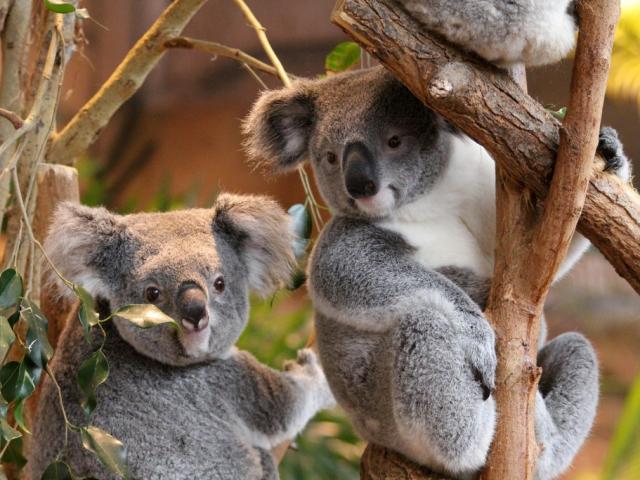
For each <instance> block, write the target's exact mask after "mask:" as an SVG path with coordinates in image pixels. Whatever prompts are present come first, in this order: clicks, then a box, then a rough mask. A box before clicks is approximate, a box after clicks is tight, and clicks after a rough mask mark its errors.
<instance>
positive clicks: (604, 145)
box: [598, 127, 629, 180]
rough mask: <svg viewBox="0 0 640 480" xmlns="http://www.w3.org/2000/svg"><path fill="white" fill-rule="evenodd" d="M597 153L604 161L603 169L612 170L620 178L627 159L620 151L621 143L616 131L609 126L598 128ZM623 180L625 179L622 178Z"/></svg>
mask: <svg viewBox="0 0 640 480" xmlns="http://www.w3.org/2000/svg"><path fill="white" fill-rule="evenodd" d="M598 153H600V155H602V157H603V158H604V161H605V166H604V171H605V172H613V173H615V174H616V175H618V176H620V177H621V178H622V177H623V176H624V175H621V173H623V172H624V170H626V169H625V167H626V166H627V164H628V162H629V160H628V159H627V157H626V156H625V155H624V153H623V151H622V143H621V142H620V139H619V138H618V132H616V131H615V129H613V128H611V127H604V128H603V129H602V130H600V138H599V140H598ZM623 180H627V179H626V178H623Z"/></svg>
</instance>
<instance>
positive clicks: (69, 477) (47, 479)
mask: <svg viewBox="0 0 640 480" xmlns="http://www.w3.org/2000/svg"><path fill="white" fill-rule="evenodd" d="M74 478H75V477H74V476H73V474H72V473H71V469H70V468H69V465H67V464H66V463H64V462H60V461H55V462H53V463H51V464H49V466H48V467H47V469H46V470H45V471H44V473H43V474H42V477H41V480H74Z"/></svg>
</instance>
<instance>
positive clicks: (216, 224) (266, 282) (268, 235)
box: [213, 193, 295, 296]
mask: <svg viewBox="0 0 640 480" xmlns="http://www.w3.org/2000/svg"><path fill="white" fill-rule="evenodd" d="M213 230H214V233H218V234H222V235H224V237H225V239H227V240H228V241H229V242H230V243H231V244H232V245H233V246H234V248H237V249H238V251H239V254H240V257H241V258H242V259H243V260H244V261H245V263H246V266H247V269H248V271H249V287H250V288H251V289H252V290H254V291H256V292H257V293H258V294H260V295H263V296H266V295H269V294H270V293H272V292H273V291H275V290H276V289H277V288H279V287H280V286H281V285H282V284H283V283H284V282H286V281H288V280H289V279H290V276H291V272H292V270H293V267H294V265H295V256H294V253H293V244H294V240H295V235H294V233H293V228H292V226H291V220H290V218H289V215H287V214H286V213H285V212H284V210H282V208H281V207H280V206H279V205H278V203H277V202H275V201H274V200H272V199H270V198H269V197H264V196H257V195H232V194H228V193H225V194H221V195H220V196H219V197H218V200H217V201H216V204H215V213H214V217H213Z"/></svg>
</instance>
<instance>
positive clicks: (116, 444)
mask: <svg viewBox="0 0 640 480" xmlns="http://www.w3.org/2000/svg"><path fill="white" fill-rule="evenodd" d="M81 435H82V446H83V447H84V448H86V449H87V450H89V451H90V452H93V454H94V455H95V456H96V457H98V459H99V460H100V461H101V462H102V464H103V465H104V466H105V467H107V468H108V469H109V470H111V471H112V472H113V473H115V474H116V475H119V476H121V477H125V478H126V476H127V474H126V472H127V451H126V448H125V447H124V445H122V442H121V441H120V440H118V439H117V438H115V437H113V436H111V435H109V434H108V433H107V432H105V431H104V430H100V429H99V428H97V427H91V426H90V427H85V428H82V429H81Z"/></svg>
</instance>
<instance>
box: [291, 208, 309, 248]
mask: <svg viewBox="0 0 640 480" xmlns="http://www.w3.org/2000/svg"><path fill="white" fill-rule="evenodd" d="M287 213H288V214H289V216H290V217H291V224H292V227H293V233H294V234H295V236H296V239H295V240H294V244H293V252H294V254H295V256H296V258H299V257H301V256H302V255H304V253H305V250H306V249H307V245H308V244H309V238H310V237H311V229H312V221H311V212H310V211H309V208H308V207H307V206H305V205H303V204H301V203H297V204H296V205H293V206H292V207H291V208H290V209H289V210H288V212H287Z"/></svg>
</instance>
